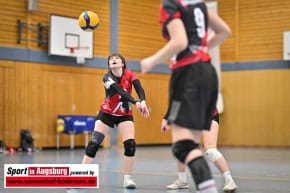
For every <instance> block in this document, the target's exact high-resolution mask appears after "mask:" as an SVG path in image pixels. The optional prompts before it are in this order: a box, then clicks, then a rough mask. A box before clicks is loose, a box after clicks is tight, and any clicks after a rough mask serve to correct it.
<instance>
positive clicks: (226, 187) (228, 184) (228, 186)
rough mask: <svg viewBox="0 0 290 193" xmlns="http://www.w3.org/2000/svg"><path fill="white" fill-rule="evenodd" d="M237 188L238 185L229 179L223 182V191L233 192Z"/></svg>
mask: <svg viewBox="0 0 290 193" xmlns="http://www.w3.org/2000/svg"><path fill="white" fill-rule="evenodd" d="M237 189H238V186H237V185H236V184H235V182H234V181H232V180H230V181H226V182H225V184H224V188H223V191H224V192H234V191H236V190H237Z"/></svg>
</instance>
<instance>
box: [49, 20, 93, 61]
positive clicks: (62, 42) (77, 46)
mask: <svg viewBox="0 0 290 193" xmlns="http://www.w3.org/2000/svg"><path fill="white" fill-rule="evenodd" d="M49 34H50V35H49V52H48V54H49V55H59V56H69V57H75V58H77V59H79V58H81V59H83V60H84V59H85V58H93V48H94V47H93V42H94V33H93V32H85V31H83V30H81V28H80V27H79V25H78V19H77V18H71V17H65V16H58V15H51V16H50V33H49ZM78 63H79V62H78ZM82 63H84V62H82Z"/></svg>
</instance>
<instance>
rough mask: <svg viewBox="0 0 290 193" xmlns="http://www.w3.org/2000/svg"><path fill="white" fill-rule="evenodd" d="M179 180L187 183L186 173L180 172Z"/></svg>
mask: <svg viewBox="0 0 290 193" xmlns="http://www.w3.org/2000/svg"><path fill="white" fill-rule="evenodd" d="M178 179H180V180H181V181H182V182H187V179H186V172H178Z"/></svg>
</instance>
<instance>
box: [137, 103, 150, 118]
mask: <svg viewBox="0 0 290 193" xmlns="http://www.w3.org/2000/svg"><path fill="white" fill-rule="evenodd" d="M136 107H137V109H138V111H139V113H141V115H142V116H143V117H144V118H148V117H149V115H150V113H149V110H148V107H147V105H146V102H145V101H144V100H143V101H141V102H137V103H136Z"/></svg>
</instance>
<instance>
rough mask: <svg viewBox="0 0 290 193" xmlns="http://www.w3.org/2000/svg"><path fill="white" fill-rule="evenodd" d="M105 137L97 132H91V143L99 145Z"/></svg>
mask: <svg viewBox="0 0 290 193" xmlns="http://www.w3.org/2000/svg"><path fill="white" fill-rule="evenodd" d="M104 138H105V135H104V134H103V133H101V132H99V131H93V133H92V142H94V143H97V144H99V145H101V144H102V142H103V141H104Z"/></svg>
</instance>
